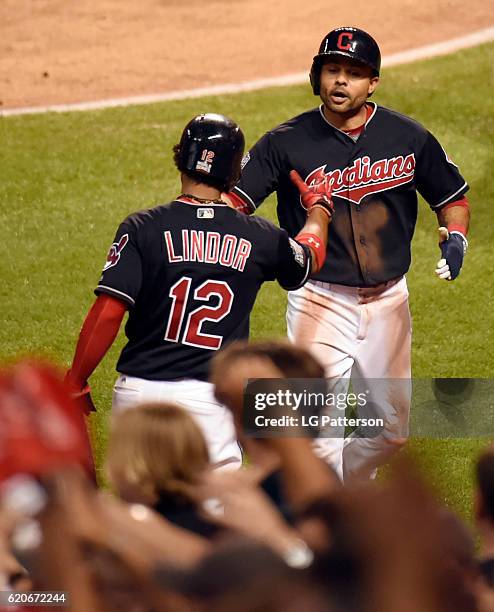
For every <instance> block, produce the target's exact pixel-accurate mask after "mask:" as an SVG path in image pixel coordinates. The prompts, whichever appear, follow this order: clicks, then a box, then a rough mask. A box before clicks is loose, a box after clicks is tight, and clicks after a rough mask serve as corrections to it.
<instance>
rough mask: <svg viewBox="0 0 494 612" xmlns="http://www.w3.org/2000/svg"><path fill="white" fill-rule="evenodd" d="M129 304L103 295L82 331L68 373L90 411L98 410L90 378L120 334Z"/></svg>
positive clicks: (68, 380)
mask: <svg viewBox="0 0 494 612" xmlns="http://www.w3.org/2000/svg"><path fill="white" fill-rule="evenodd" d="M126 310H127V306H126V304H125V303H124V302H122V301H121V300H118V299H116V298H114V297H111V296H109V295H99V296H98V297H97V298H96V301H95V302H94V304H93V305H92V307H91V309H90V310H89V312H88V314H87V316H86V319H85V321H84V323H83V325H82V329H81V332H80V334H79V340H78V342H77V346H76V349H75V355H74V360H73V362H72V367H71V368H70V370H69V371H68V372H67V374H66V376H65V384H66V385H67V386H68V388H69V391H70V393H71V394H72V396H73V397H75V398H76V399H79V403H80V404H81V410H83V411H84V412H85V413H86V414H89V412H92V411H94V410H95V407H94V404H93V401H92V399H91V395H90V393H91V389H90V387H89V385H88V382H87V380H88V378H89V377H90V376H91V374H92V373H93V372H94V370H95V369H96V367H97V366H98V364H99V363H100V361H101V360H102V359H103V357H104V356H105V355H106V353H107V351H108V349H109V348H110V346H111V345H112V344H113V341H114V340H115V338H116V337H117V334H118V330H119V329H120V324H121V323H122V319H123V318H124V315H125V312H126Z"/></svg>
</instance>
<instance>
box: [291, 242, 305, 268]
mask: <svg viewBox="0 0 494 612" xmlns="http://www.w3.org/2000/svg"><path fill="white" fill-rule="evenodd" d="M288 240H289V241H290V246H291V248H292V252H293V256H294V258H295V261H296V262H297V263H298V265H299V266H301V267H304V265H305V252H304V249H303V247H302V246H301V245H300V244H299V243H298V242H297V241H296V240H293V238H289V239H288Z"/></svg>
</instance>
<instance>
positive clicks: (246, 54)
mask: <svg viewBox="0 0 494 612" xmlns="http://www.w3.org/2000/svg"><path fill="white" fill-rule="evenodd" d="M493 22H494V20H493V19H492V15H489V11H488V9H487V5H486V3H485V1H484V0H468V1H467V2H465V1H464V0H432V1H431V0H400V1H397V2H395V1H393V0H379V1H378V2H369V1H368V0H354V1H353V2H352V3H348V4H347V6H345V5H343V4H342V5H340V6H337V5H336V4H335V3H330V2H327V1H323V0H310V1H308V2H300V1H298V0H210V1H207V0H186V1H184V2H182V3H181V2H177V1H174V0H140V1H139V2H135V1H134V0H78V1H75V0H69V1H67V0H36V1H33V0H2V2H1V3H0V23H1V24H2V26H1V30H2V32H1V37H0V108H13V107H22V106H35V105H47V104H57V103H71V102H82V101H90V100H100V99H104V98H115V97H124V96H132V95H140V94H151V93H158V92H166V91H174V90H180V89H191V88H196V87H206V86H209V85H217V84H222V83H230V82H241V81H246V80H250V79H255V78H263V77H270V76H278V75H284V74H289V73H294V72H301V71H304V70H308V69H309V66H310V62H311V59H312V56H313V55H314V53H315V51H316V49H317V46H318V44H319V42H320V40H321V39H322V37H323V36H324V35H325V34H326V32H327V31H329V30H330V29H332V28H333V27H336V26H340V25H356V26H359V27H362V28H364V29H366V30H368V31H369V32H371V33H372V34H373V35H374V36H375V37H376V39H377V40H378V41H379V43H380V45H381V49H382V51H383V53H384V54H390V53H394V52H398V51H403V50H406V49H410V48H414V47H418V46H422V45H428V44H432V43H435V42H439V41H443V40H447V39H449V38H453V37H457V36H462V35H465V34H469V33H471V32H473V31H475V30H479V29H481V28H485V27H487V26H489V25H492V24H493Z"/></svg>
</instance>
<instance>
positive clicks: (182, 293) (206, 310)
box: [165, 276, 234, 351]
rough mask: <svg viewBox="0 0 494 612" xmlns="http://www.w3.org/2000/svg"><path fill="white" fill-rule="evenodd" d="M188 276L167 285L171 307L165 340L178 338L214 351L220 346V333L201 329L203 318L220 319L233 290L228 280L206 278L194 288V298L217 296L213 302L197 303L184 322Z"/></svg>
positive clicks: (229, 307)
mask: <svg viewBox="0 0 494 612" xmlns="http://www.w3.org/2000/svg"><path fill="white" fill-rule="evenodd" d="M191 284H192V279H191V278H190V277H188V276H183V277H182V278H181V279H180V280H179V281H177V282H176V283H175V284H174V285H173V286H172V287H171V289H170V292H169V296H170V297H171V299H172V307H171V310H170V316H169V318H168V324H167V326H166V333H165V340H168V341H169V342H180V337H182V343H183V344H188V345H189V346H196V347H198V348H202V349H209V350H212V351H216V350H218V349H219V348H220V347H221V343H222V342H223V336H217V335H215V334H205V333H203V332H201V328H202V325H203V323H204V322H206V321H214V322H218V321H221V320H222V319H224V318H225V317H226V316H227V315H228V313H229V312H230V311H231V309H232V303H233V297H234V296H233V291H232V290H231V288H230V286H229V285H228V283H226V282H225V281H218V280H207V281H204V282H203V283H202V285H200V286H199V287H197V289H196V290H195V291H194V297H193V299H194V300H197V301H202V302H208V301H210V300H211V299H212V298H214V296H216V297H217V298H218V303H217V304H216V305H215V306H206V305H204V306H199V307H198V308H196V309H195V310H193V311H192V312H190V313H189V314H188V316H187V320H186V321H185V324H184V317H185V311H186V309H187V303H188V301H189V299H190V296H189V294H190V287H191Z"/></svg>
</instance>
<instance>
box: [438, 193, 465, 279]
mask: <svg viewBox="0 0 494 612" xmlns="http://www.w3.org/2000/svg"><path fill="white" fill-rule="evenodd" d="M437 220H438V222H439V226H440V227H439V248H440V249H441V255H442V257H441V259H440V260H439V261H438V262H437V265H436V274H437V276H438V277H439V278H442V279H444V280H454V279H455V278H456V277H457V276H458V274H459V273H460V270H461V266H462V264H463V257H464V256H465V253H466V251H467V248H468V241H467V238H466V236H467V232H468V225H469V222H470V208H469V206H468V201H467V199H466V198H462V199H461V200H458V201H456V202H451V204H448V205H447V206H445V207H444V208H442V209H441V210H439V211H438V213H437Z"/></svg>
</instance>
